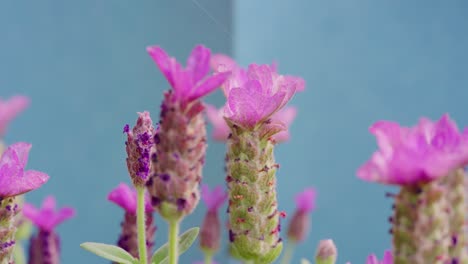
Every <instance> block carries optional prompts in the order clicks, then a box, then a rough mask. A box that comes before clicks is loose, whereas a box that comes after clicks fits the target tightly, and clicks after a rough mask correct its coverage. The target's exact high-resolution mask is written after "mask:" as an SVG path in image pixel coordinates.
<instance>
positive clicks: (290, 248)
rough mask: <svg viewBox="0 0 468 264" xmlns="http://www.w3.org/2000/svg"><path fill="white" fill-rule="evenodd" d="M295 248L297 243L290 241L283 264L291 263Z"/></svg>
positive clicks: (284, 254) (282, 260)
mask: <svg viewBox="0 0 468 264" xmlns="http://www.w3.org/2000/svg"><path fill="white" fill-rule="evenodd" d="M294 247H295V243H294V242H292V241H288V244H287V246H286V248H285V250H284V253H283V259H281V264H290V263H291V259H292V256H293V253H294Z"/></svg>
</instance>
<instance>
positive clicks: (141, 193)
mask: <svg viewBox="0 0 468 264" xmlns="http://www.w3.org/2000/svg"><path fill="white" fill-rule="evenodd" d="M137 196H138V201H137V206H138V207H137V225H138V256H139V259H140V263H141V264H147V262H148V255H147V252H146V226H145V188H144V187H137Z"/></svg>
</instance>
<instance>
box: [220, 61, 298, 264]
mask: <svg viewBox="0 0 468 264" xmlns="http://www.w3.org/2000/svg"><path fill="white" fill-rule="evenodd" d="M245 75H246V76H243V77H240V78H244V77H245V78H246V79H245V80H237V81H233V82H234V83H243V85H242V86H240V87H229V88H227V87H224V88H225V90H229V91H226V92H227V94H228V99H227V104H226V106H225V113H224V118H225V119H226V121H227V123H228V125H229V127H230V130H231V136H230V138H229V139H228V153H227V158H226V159H227V173H228V176H227V177H226V180H227V183H228V188H229V209H228V210H229V222H230V230H229V237H230V241H231V249H232V252H233V254H235V255H238V257H240V258H242V259H244V260H253V261H257V262H261V263H271V262H273V261H274V260H275V259H276V258H277V257H278V255H279V254H280V253H281V249H282V243H281V239H280V237H279V231H280V223H279V216H280V214H279V212H278V209H277V201H276V178H275V172H276V169H277V168H278V167H279V165H278V164H276V163H275V161H274V156H273V149H274V140H273V139H272V136H273V135H275V134H277V133H278V132H280V131H283V130H284V129H285V126H284V124H283V123H281V122H276V121H273V120H272V118H271V117H272V116H273V115H274V114H275V113H276V112H278V111H279V110H280V109H281V108H283V107H284V106H285V104H286V103H287V102H288V101H289V100H290V99H291V97H292V96H293V94H294V93H295V91H296V89H297V87H298V85H299V84H298V82H297V80H294V79H291V78H285V77H284V76H281V75H278V74H277V73H276V72H274V71H272V70H271V68H270V67H269V66H267V65H261V66H258V65H255V64H252V65H250V66H249V69H248V71H247V72H246V74H245Z"/></svg>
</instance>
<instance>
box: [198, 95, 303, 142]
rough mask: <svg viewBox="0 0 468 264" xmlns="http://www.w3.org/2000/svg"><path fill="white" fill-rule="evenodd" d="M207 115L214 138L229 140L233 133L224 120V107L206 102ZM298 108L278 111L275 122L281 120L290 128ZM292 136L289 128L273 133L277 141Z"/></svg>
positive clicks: (285, 139)
mask: <svg viewBox="0 0 468 264" xmlns="http://www.w3.org/2000/svg"><path fill="white" fill-rule="evenodd" d="M205 108H206V115H207V117H208V120H209V121H210V123H211V124H212V125H213V133H212V137H213V139H215V140H217V141H227V139H228V137H229V134H230V133H231V131H230V129H229V126H228V125H227V123H226V120H224V117H223V115H224V107H222V108H220V109H216V107H214V106H213V105H209V104H205ZM296 114H297V109H296V108H295V107H292V106H290V107H285V108H283V109H281V110H280V111H278V112H276V113H275V114H274V115H273V116H272V117H271V119H272V121H273V122H281V123H283V124H284V125H285V126H286V128H288V127H289V126H290V125H291V123H292V121H293V120H294V118H295V117H296ZM289 137H290V134H289V131H288V130H283V131H281V132H279V133H278V134H275V135H273V139H274V140H275V142H276V143H281V142H285V141H288V140H289Z"/></svg>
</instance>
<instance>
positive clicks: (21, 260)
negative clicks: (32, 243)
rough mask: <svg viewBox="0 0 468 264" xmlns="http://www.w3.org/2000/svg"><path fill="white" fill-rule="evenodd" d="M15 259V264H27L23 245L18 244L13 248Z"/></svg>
mask: <svg viewBox="0 0 468 264" xmlns="http://www.w3.org/2000/svg"><path fill="white" fill-rule="evenodd" d="M13 259H14V260H15V264H25V263H26V257H25V255H24V249H23V245H21V244H20V243H17V244H16V245H15V247H14V248H13Z"/></svg>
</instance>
